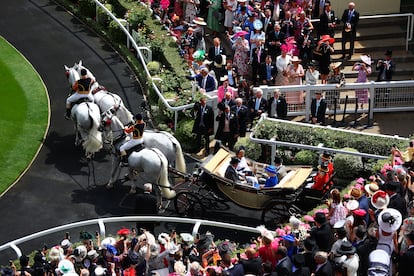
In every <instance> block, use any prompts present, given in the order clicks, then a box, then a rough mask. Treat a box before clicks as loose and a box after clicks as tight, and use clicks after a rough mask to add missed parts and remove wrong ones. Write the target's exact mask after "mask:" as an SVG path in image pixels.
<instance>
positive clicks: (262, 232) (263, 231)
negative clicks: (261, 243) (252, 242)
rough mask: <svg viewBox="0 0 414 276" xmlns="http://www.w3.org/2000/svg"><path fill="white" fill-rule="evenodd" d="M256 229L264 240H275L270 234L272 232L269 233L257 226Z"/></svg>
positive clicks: (262, 227)
mask: <svg viewBox="0 0 414 276" xmlns="http://www.w3.org/2000/svg"><path fill="white" fill-rule="evenodd" d="M257 229H258V230H259V231H260V235H261V236H262V237H263V238H266V239H268V240H270V241H273V239H274V238H275V237H274V236H273V234H272V232H270V231H269V230H267V229H266V228H265V227H264V226H258V227H257Z"/></svg>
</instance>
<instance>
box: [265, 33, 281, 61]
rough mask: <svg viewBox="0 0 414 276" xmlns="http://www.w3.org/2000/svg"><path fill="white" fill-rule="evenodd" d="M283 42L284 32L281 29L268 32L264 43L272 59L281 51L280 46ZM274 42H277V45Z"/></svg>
mask: <svg viewBox="0 0 414 276" xmlns="http://www.w3.org/2000/svg"><path fill="white" fill-rule="evenodd" d="M284 42H285V33H284V32H282V31H279V32H276V31H275V30H274V29H273V30H272V31H270V32H269V35H268V37H267V39H266V42H265V45H266V48H267V51H268V54H269V55H270V56H271V57H272V59H273V60H276V57H277V56H279V55H280V54H281V53H282V50H281V49H280V46H281V45H282V44H283V43H284ZM275 43H277V44H278V45H276V44H275ZM279 43H280V44H279Z"/></svg>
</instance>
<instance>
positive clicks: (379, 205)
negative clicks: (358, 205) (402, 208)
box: [371, 190, 390, 210]
mask: <svg viewBox="0 0 414 276" xmlns="http://www.w3.org/2000/svg"><path fill="white" fill-rule="evenodd" d="M389 203H390V197H389V195H388V194H387V193H386V192H384V191H381V190H379V191H376V192H375V193H374V194H373V195H372V197H371V204H372V206H374V207H375V208H376V209H377V210H382V209H385V208H387V206H388V204H389Z"/></svg>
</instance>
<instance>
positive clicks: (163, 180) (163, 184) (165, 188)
mask: <svg viewBox="0 0 414 276" xmlns="http://www.w3.org/2000/svg"><path fill="white" fill-rule="evenodd" d="M151 150H153V151H154V152H155V153H156V154H157V155H158V157H159V158H160V160H161V171H160V178H159V185H160V188H161V195H162V197H163V198H165V199H172V198H174V197H175V195H176V193H175V191H174V190H172V189H170V187H171V184H170V182H169V181H168V160H167V158H166V157H165V155H164V154H163V153H162V152H161V151H160V150H159V149H157V148H151Z"/></svg>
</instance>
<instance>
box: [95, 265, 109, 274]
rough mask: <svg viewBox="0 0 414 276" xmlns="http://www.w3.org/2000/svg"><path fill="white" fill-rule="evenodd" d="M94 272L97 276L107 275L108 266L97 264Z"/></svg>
mask: <svg viewBox="0 0 414 276" xmlns="http://www.w3.org/2000/svg"><path fill="white" fill-rule="evenodd" d="M94 272H95V275H96V276H102V275H105V272H106V268H103V267H102V266H97V267H96V268H95V270H94Z"/></svg>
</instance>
